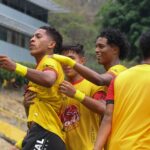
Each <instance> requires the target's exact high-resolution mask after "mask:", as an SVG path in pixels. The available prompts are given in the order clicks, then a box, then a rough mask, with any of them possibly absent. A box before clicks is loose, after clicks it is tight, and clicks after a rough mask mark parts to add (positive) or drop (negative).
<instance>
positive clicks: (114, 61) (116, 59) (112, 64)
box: [104, 58, 120, 70]
mask: <svg viewBox="0 0 150 150" xmlns="http://www.w3.org/2000/svg"><path fill="white" fill-rule="evenodd" d="M118 64H120V60H119V58H115V59H114V60H112V61H111V62H110V63H108V64H105V65H104V68H105V70H109V68H111V67H112V66H115V65H118Z"/></svg>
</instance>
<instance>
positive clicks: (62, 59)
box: [52, 54, 76, 67]
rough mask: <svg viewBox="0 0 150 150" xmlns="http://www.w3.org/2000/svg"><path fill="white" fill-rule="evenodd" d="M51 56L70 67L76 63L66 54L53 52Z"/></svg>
mask: <svg viewBox="0 0 150 150" xmlns="http://www.w3.org/2000/svg"><path fill="white" fill-rule="evenodd" d="M52 58H53V59H55V60H57V61H59V62H60V63H62V64H65V65H68V66H70V67H74V65H75V64H76V62H75V61H74V60H73V59H71V58H69V57H66V56H62V55H58V54H53V55H52Z"/></svg>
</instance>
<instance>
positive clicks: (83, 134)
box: [60, 45, 105, 150]
mask: <svg viewBox="0 0 150 150" xmlns="http://www.w3.org/2000/svg"><path fill="white" fill-rule="evenodd" d="M62 54H63V55H64V56H67V57H69V58H71V59H72V60H74V61H76V62H77V63H80V64H81V65H83V64H84V63H85V57H84V50H83V47H82V45H74V46H64V47H63V51H62ZM63 69H64V72H65V75H66V80H67V81H64V82H63V83H61V84H60V92H61V93H63V94H65V95H67V96H69V97H66V100H65V104H64V109H63V111H62V112H61V115H60V117H61V120H62V122H63V125H64V130H65V132H66V147H67V150H76V149H82V150H92V149H93V147H94V143H95V139H96V136H97V132H98V128H99V124H100V118H101V116H102V114H103V112H104V110H105V102H103V101H102V100H103V99H104V97H105V88H104V87H102V86H96V85H94V84H93V83H91V82H89V81H87V80H86V79H84V78H83V77H82V76H81V75H80V74H79V73H77V72H76V71H75V70H74V69H73V68H71V67H70V66H68V65H64V66H63ZM75 93H76V94H75ZM90 105H91V106H90ZM86 106H88V107H90V108H91V109H92V110H94V111H95V112H97V113H95V112H93V111H92V110H90V109H88V108H87V107H86ZM92 107H93V108H92Z"/></svg>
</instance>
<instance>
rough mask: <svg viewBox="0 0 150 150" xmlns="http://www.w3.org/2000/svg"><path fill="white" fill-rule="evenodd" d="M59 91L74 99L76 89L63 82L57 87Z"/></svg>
mask: <svg viewBox="0 0 150 150" xmlns="http://www.w3.org/2000/svg"><path fill="white" fill-rule="evenodd" d="M59 91H60V92H61V93H63V94H65V95H67V96H69V97H74V94H75V93H76V89H75V88H74V87H73V85H72V84H71V83H70V82H68V81H63V82H62V83H61V84H60V86H59Z"/></svg>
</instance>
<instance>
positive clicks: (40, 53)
mask: <svg viewBox="0 0 150 150" xmlns="http://www.w3.org/2000/svg"><path fill="white" fill-rule="evenodd" d="M61 44H62V37H61V35H60V34H59V32H58V31H56V30H55V29H54V28H51V27H46V26H43V27H40V28H39V29H37V30H36V32H35V33H34V34H33V36H32V38H31V40H30V53H31V55H32V56H33V57H34V58H35V60H36V63H37V66H36V69H31V68H27V67H26V66H23V65H20V64H18V63H15V62H14V61H12V60H11V59H10V58H8V57H7V56H0V62H1V63H0V67H1V68H4V69H6V70H9V71H15V72H16V73H18V74H20V75H22V76H25V77H26V78H27V79H29V80H30V82H29V84H28V90H29V91H32V92H35V93H36V97H35V98H34V104H33V105H31V106H30V108H29V114H28V124H29V127H30V128H29V132H28V134H27V136H26V137H25V139H24V140H23V143H22V149H23V150H35V149H39V148H40V149H41V148H42V149H44V150H65V144H64V131H63V130H62V129H63V125H62V123H61V120H60V118H59V111H60V108H61V107H62V102H63V100H62V95H61V94H60V93H59V92H58V85H59V84H60V83H61V82H62V81H63V80H64V74H63V70H62V67H61V65H60V64H59V63H58V62H57V61H55V60H54V59H52V58H50V57H49V55H52V54H53V52H54V51H56V50H58V51H59V50H60V49H61Z"/></svg>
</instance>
